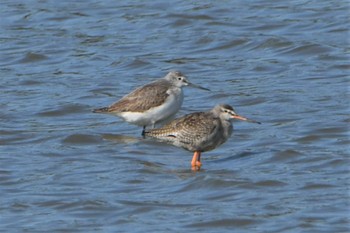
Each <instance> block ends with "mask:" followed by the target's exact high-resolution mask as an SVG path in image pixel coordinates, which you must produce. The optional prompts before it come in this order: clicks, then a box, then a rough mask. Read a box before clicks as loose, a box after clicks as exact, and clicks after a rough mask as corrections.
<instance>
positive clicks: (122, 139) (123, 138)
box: [102, 134, 142, 143]
mask: <svg viewBox="0 0 350 233" xmlns="http://www.w3.org/2000/svg"><path fill="white" fill-rule="evenodd" d="M102 138H103V139H105V140H109V141H114V142H118V143H136V142H139V141H141V140H142V138H141V137H139V138H137V137H131V136H128V135H122V134H103V135H102Z"/></svg>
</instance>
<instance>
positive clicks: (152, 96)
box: [108, 80, 169, 112]
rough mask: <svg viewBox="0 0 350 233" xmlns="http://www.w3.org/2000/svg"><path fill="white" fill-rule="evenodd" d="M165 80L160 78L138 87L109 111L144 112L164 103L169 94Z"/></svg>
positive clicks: (109, 108)
mask: <svg viewBox="0 0 350 233" xmlns="http://www.w3.org/2000/svg"><path fill="white" fill-rule="evenodd" d="M164 81H165V80H164ZM164 81H163V80H158V81H156V82H153V83H149V84H147V85H145V86H142V87H139V88H137V89H136V90H134V91H133V92H131V93H130V94H128V95H126V96H124V97H123V98H122V99H121V100H119V101H118V102H115V103H114V104H112V105H111V106H109V107H108V112H144V111H147V110H148V109H150V108H154V107H157V106H159V105H161V104H163V103H164V102H165V100H166V99H167V97H168V96H169V94H168V93H167V90H168V88H169V85H167V83H166V82H164Z"/></svg>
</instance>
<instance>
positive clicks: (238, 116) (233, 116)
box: [232, 115, 261, 124]
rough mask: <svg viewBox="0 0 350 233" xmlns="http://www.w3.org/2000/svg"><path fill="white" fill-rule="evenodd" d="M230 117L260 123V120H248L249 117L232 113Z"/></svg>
mask: <svg viewBox="0 0 350 233" xmlns="http://www.w3.org/2000/svg"><path fill="white" fill-rule="evenodd" d="M232 118H233V119H238V120H241V121H246V122H250V123H256V124H261V122H259V121H254V120H250V119H248V118H246V117H243V116H240V115H232Z"/></svg>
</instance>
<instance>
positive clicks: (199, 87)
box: [188, 82, 210, 91]
mask: <svg viewBox="0 0 350 233" xmlns="http://www.w3.org/2000/svg"><path fill="white" fill-rule="evenodd" d="M188 86H189V87H194V88H198V89H202V90H206V91H210V89H208V88H205V87H202V86H199V85H196V84H193V83H190V82H188Z"/></svg>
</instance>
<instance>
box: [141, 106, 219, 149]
mask: <svg viewBox="0 0 350 233" xmlns="http://www.w3.org/2000/svg"><path fill="white" fill-rule="evenodd" d="M213 121H218V119H215V118H213V117H212V115H210V114H209V113H204V112H197V113H192V114H188V115H186V116H183V117H181V118H178V119H175V120H173V121H172V122H170V123H169V124H167V125H165V126H164V127H162V128H160V129H152V130H149V131H148V132H146V135H147V136H151V137H155V138H158V139H161V140H165V141H170V142H171V141H177V142H180V143H183V144H191V143H193V142H194V141H197V142H198V141H201V140H205V138H207V137H208V136H210V135H211V134H213V133H214V132H215V130H217V126H218V125H217V124H213Z"/></svg>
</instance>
